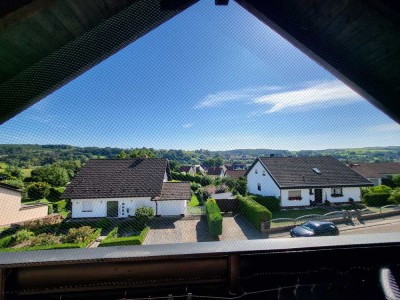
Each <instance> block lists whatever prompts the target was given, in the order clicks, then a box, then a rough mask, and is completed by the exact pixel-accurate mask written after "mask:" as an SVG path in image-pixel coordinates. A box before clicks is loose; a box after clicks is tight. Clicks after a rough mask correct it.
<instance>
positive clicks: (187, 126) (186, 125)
mask: <svg viewBox="0 0 400 300" xmlns="http://www.w3.org/2000/svg"><path fill="white" fill-rule="evenodd" d="M192 126H193V123H186V124H183V125H182V127H183V128H190V127H192Z"/></svg>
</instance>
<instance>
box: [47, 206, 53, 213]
mask: <svg viewBox="0 0 400 300" xmlns="http://www.w3.org/2000/svg"><path fill="white" fill-rule="evenodd" d="M47 207H48V211H47V213H48V214H49V215H51V214H52V213H54V206H53V204H51V203H49V204H47Z"/></svg>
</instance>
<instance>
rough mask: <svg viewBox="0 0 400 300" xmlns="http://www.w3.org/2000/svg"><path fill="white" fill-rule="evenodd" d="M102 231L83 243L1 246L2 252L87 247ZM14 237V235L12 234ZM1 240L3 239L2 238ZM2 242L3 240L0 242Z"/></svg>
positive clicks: (99, 229) (97, 230) (99, 230)
mask: <svg viewBox="0 0 400 300" xmlns="http://www.w3.org/2000/svg"><path fill="white" fill-rule="evenodd" d="M100 233H101V228H97V229H96V231H95V232H93V234H92V235H91V236H89V238H87V240H86V241H85V242H83V243H75V244H72V243H65V244H54V245H43V246H30V247H22V248H1V247H0V252H22V251H37V250H52V249H73V248H86V247H87V246H88V245H89V244H90V243H91V242H93V241H94V240H95V239H96V238H97V237H98V236H99V235H100ZM10 237H14V236H10ZM0 241H1V240H0ZM0 243H1V242H0Z"/></svg>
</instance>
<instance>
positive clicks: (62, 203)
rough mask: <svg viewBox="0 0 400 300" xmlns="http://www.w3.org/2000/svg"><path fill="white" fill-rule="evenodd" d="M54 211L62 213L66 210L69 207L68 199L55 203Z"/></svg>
mask: <svg viewBox="0 0 400 300" xmlns="http://www.w3.org/2000/svg"><path fill="white" fill-rule="evenodd" d="M53 208H54V212H56V213H60V212H62V211H66V210H67V209H66V208H67V200H60V201H57V202H54V203H53Z"/></svg>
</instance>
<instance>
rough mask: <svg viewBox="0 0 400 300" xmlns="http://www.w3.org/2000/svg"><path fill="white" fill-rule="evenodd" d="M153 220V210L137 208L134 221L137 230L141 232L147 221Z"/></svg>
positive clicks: (145, 207) (150, 208)
mask: <svg viewBox="0 0 400 300" xmlns="http://www.w3.org/2000/svg"><path fill="white" fill-rule="evenodd" d="M153 218H154V209H153V208H152V207H147V206H144V207H139V208H138V209H136V212H135V220H136V222H137V225H138V229H139V230H142V229H143V228H145V227H146V226H147V225H148V223H149V221H150V220H151V219H153Z"/></svg>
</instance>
